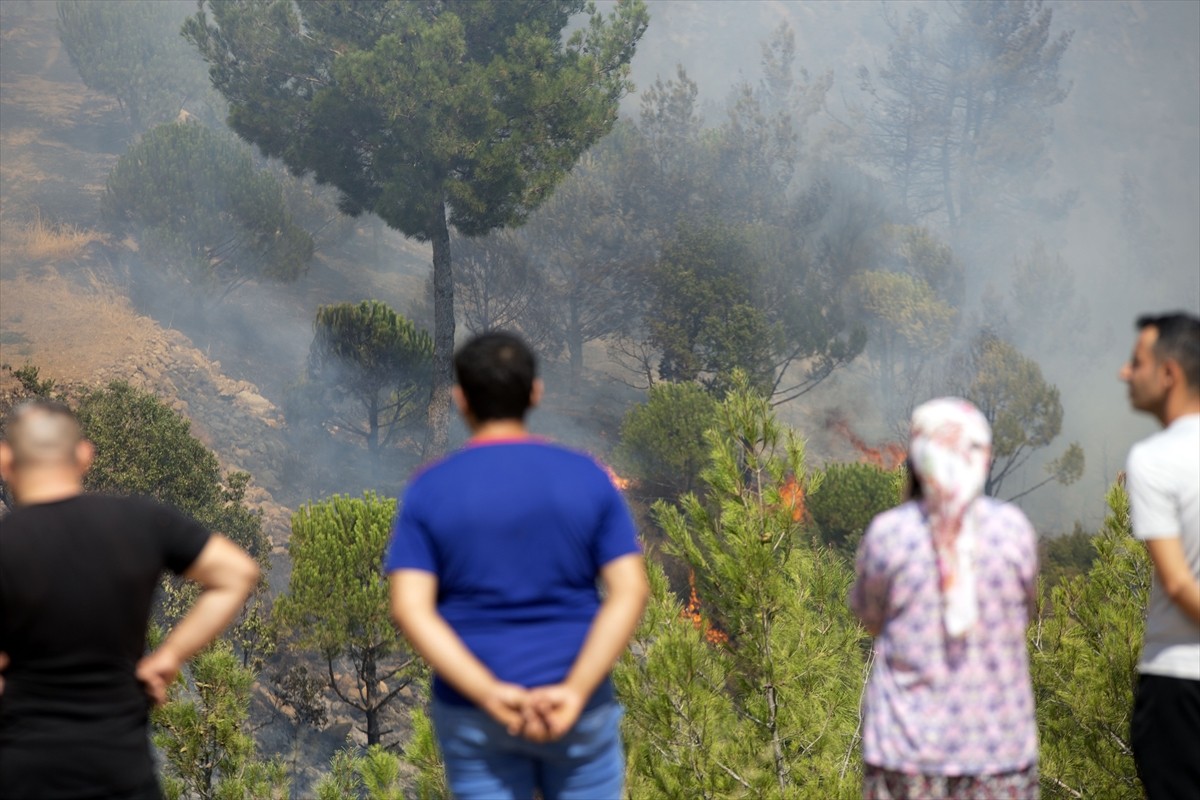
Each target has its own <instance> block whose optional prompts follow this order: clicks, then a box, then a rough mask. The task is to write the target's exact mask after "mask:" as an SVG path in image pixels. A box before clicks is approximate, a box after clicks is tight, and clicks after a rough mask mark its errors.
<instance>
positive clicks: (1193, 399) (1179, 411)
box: [1158, 394, 1200, 428]
mask: <svg viewBox="0 0 1200 800" xmlns="http://www.w3.org/2000/svg"><path fill="white" fill-rule="evenodd" d="M1190 414H1200V395H1192V394H1188V395H1184V396H1182V397H1179V398H1167V402H1166V404H1165V405H1164V406H1163V411H1162V414H1160V415H1159V417H1158V421H1159V422H1161V423H1162V426H1163V427H1164V428H1169V427H1170V426H1171V423H1173V422H1174V421H1175V420H1177V419H1179V418H1180V417H1186V416H1189V415H1190Z"/></svg>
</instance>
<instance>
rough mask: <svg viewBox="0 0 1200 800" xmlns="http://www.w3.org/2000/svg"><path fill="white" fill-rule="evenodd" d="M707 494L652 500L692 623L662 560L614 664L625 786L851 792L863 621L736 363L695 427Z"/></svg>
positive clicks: (788, 455)
mask: <svg viewBox="0 0 1200 800" xmlns="http://www.w3.org/2000/svg"><path fill="white" fill-rule="evenodd" d="M708 439H709V443H710V447H711V450H710V459H711V461H710V464H709V466H708V468H707V469H705V470H704V472H703V473H702V479H703V480H704V482H705V483H706V484H707V486H708V488H707V493H706V495H705V499H704V500H703V501H701V500H700V499H699V498H697V497H696V496H695V495H694V494H688V495H685V496H684V497H683V498H682V499H681V501H680V504H679V506H678V507H676V506H671V505H668V504H666V503H663V502H660V503H658V504H657V505H656V506H655V515H656V517H657V519H658V522H659V524H660V525H661V526H662V527H663V529H664V531H665V534H666V538H667V544H666V546H665V550H666V552H667V553H668V554H669V555H672V556H674V557H676V558H678V559H679V560H680V561H681V562H682V563H683V564H684V566H686V567H687V568H688V569H689V570H690V571H691V573H692V575H693V576H694V583H695V590H696V595H697V599H698V601H699V604H698V605H699V608H698V609H695V608H693V609H689V611H691V614H690V619H689V618H687V617H685V616H684V614H683V612H684V609H683V608H682V607H681V605H680V603H679V602H678V600H677V599H676V598H675V596H674V595H673V594H672V593H671V592H670V590H669V587H668V586H667V583H666V580H665V577H664V575H663V573H662V571H661V570H659V569H657V568H652V569H651V575H652V588H653V600H652V602H651V604H650V610H649V611H648V612H647V615H646V618H645V620H644V622H643V624H642V627H641V628H640V629H639V633H638V635H637V638H636V640H635V644H634V647H633V653H632V654H631V655H629V656H628V657H626V658H625V659H624V660H623V662H622V664H621V666H620V669H619V670H618V673H617V680H618V687H619V690H620V692H621V696H622V700H623V702H625V703H626V706H627V708H628V723H627V726H626V730H627V733H628V737H629V741H630V745H629V748H630V767H631V778H630V780H631V788H632V789H633V794H634V795H635V796H636V795H637V794H639V792H645V793H647V794H650V795H653V796H667V797H711V798H717V797H776V798H792V797H813V798H818V797H820V798H832V797H843V796H844V797H850V796H853V795H854V793H855V792H856V791H857V786H858V775H857V773H858V766H857V765H858V758H857V756H856V755H855V748H856V736H855V726H856V724H857V720H858V709H857V706H858V698H859V692H860V689H861V681H862V678H863V671H862V667H861V664H862V655H861V654H862V651H863V643H864V639H863V632H862V629H861V628H860V627H859V626H858V625H857V624H856V623H855V622H854V621H853V620H852V619H851V617H850V614H849V611H848V610H847V607H846V603H845V597H846V592H847V590H848V588H849V585H850V581H851V577H852V576H851V572H850V569H849V565H848V564H847V563H846V561H845V560H844V559H842V558H841V557H839V556H837V555H836V554H834V553H832V552H830V551H828V550H825V549H824V548H816V547H813V546H812V545H811V537H810V535H809V534H808V533H807V532H806V531H805V529H804V526H803V520H804V516H805V515H804V510H803V503H804V496H805V493H811V492H813V491H819V483H820V479H819V477H817V476H813V477H811V478H810V476H809V475H808V473H807V471H806V468H805V463H804V447H803V444H802V442H801V441H800V440H799V439H798V438H797V437H796V435H795V433H794V432H793V431H791V430H787V429H785V428H784V427H783V426H781V425H780V424H779V423H778V422H777V421H776V419H775V417H774V415H773V414H772V412H771V410H770V407H769V405H768V403H767V401H766V400H764V399H763V398H762V397H761V396H760V395H758V394H757V393H756V392H755V391H753V390H752V389H751V388H750V385H749V382H748V380H747V378H746V376H745V375H744V374H738V375H736V377H735V379H734V388H733V390H732V391H731V392H730V393H729V395H728V396H727V397H726V399H725V400H724V401H723V402H722V403H721V405H720V406H719V408H718V411H717V422H716V424H715V426H714V428H713V429H712V430H711V431H710V432H709V434H708Z"/></svg>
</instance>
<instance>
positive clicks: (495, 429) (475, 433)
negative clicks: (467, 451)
mask: <svg viewBox="0 0 1200 800" xmlns="http://www.w3.org/2000/svg"><path fill="white" fill-rule="evenodd" d="M528 438H529V430H528V429H527V428H526V427H525V422H524V421H523V420H519V419H490V420H488V421H487V422H481V423H480V424H478V425H476V426H475V427H474V428H472V429H471V441H472V442H476V443H478V442H496V441H504V440H507V439H528Z"/></svg>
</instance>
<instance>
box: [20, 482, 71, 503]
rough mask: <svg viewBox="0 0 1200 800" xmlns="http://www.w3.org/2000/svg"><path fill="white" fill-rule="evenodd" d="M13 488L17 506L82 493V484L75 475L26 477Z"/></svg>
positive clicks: (52, 501) (67, 497)
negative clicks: (31, 478)
mask: <svg viewBox="0 0 1200 800" xmlns="http://www.w3.org/2000/svg"><path fill="white" fill-rule="evenodd" d="M14 489H16V491H15V492H14V494H15V498H14V499H15V500H16V501H17V505H18V506H36V505H41V504H42V503H56V502H58V501H59V500H69V499H71V498H72V497H77V496H78V495H81V494H83V484H82V483H80V482H79V479H78V478H76V477H75V476H58V475H48V476H46V477H44V478H35V479H33V480H30V479H29V477H26V478H25V480H22V481H21V485H20V486H19V487H14Z"/></svg>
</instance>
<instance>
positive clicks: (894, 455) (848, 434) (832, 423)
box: [826, 411, 908, 470]
mask: <svg viewBox="0 0 1200 800" xmlns="http://www.w3.org/2000/svg"><path fill="white" fill-rule="evenodd" d="M826 424H827V425H828V426H829V427H830V428H831V429H833V430H834V431H836V432H837V433H838V434H840V435H841V436H843V437H845V439H846V441H848V442H850V444H851V445H852V446H853V447H854V449H855V450H857V451H858V453H859V459H858V460H859V463H862V464H874V465H875V466H877V467H881V468H883V469H886V470H893V469H895V468H896V467H898V466H900V465H901V464H903V463H904V459H905V457H906V456H907V455H908V453H907V451H906V450H905V449H904V445H902V444H900V443H899V442H884V443H883V444H881V445H879V446H878V447H871V446H870V445H868V444H867V443H866V442H865V441H863V440H862V437H860V436H859V435H858V434H857V433H855V432H854V429H853V428H851V427H850V423H848V422H846V418H845V417H843V416H842V415H841V414H840V413H838V412H836V411H833V412H830V414H829V416H828V417H827V418H826Z"/></svg>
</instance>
